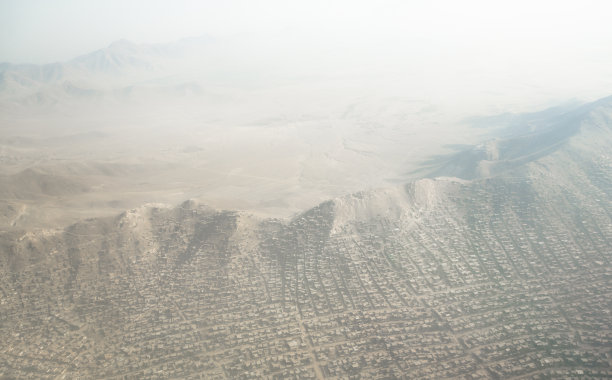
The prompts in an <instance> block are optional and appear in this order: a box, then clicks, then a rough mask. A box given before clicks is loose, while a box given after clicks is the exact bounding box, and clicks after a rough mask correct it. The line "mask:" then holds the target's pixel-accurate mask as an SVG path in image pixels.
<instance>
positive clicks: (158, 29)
mask: <svg viewBox="0 0 612 380" xmlns="http://www.w3.org/2000/svg"><path fill="white" fill-rule="evenodd" d="M611 11H612V5H610V3H609V2H607V1H513V2H503V3H502V2H491V1H367V2H366V1H280V0H279V1H145V0H141V1H125V0H122V1H95V2H94V1H78V0H58V1H53V2H50V1H35V0H32V1H10V0H2V1H0V62H6V63H2V64H0V149H1V150H0V158H1V160H0V162H1V163H2V166H1V173H0V174H2V175H4V176H20V177H11V181H13V183H18V181H17V180H18V179H19V180H20V181H23V183H24V184H29V186H30V187H31V183H32V181H40V176H43V175H44V176H50V177H53V178H56V179H57V178H59V180H60V181H63V182H61V183H60V184H58V189H64V190H61V191H60V190H58V191H57V194H55V193H54V194H55V195H54V196H55V198H54V197H51V198H49V196H50V194H46V193H45V194H43V195H44V197H43V198H37V196H36V194H34V195H30V196H28V197H29V198H28V197H24V196H22V195H15V194H17V193H19V191H18V190H15V189H17V185H15V189H13V190H10V191H9V190H6V189H5V190H3V191H5V192H6V193H7V194H9V195H10V196H7V197H5V198H6V199H8V200H7V201H3V202H4V203H6V204H7V205H8V206H10V207H12V209H18V208H19V207H21V206H23V205H25V206H24V207H26V206H27V207H30V210H31V211H29V212H30V213H31V214H30V217H29V219H28V217H27V213H24V212H22V213H20V214H19V215H18V217H15V216H9V217H7V218H8V221H9V222H10V223H11V225H15V226H19V225H20V223H21V224H22V225H24V226H25V225H28V223H34V222H33V221H34V220H35V221H36V222H37V223H40V224H42V225H44V224H45V223H47V222H48V223H55V222H57V223H63V222H68V221H71V220H74V219H75V218H79V217H83V216H90V215H95V214H97V213H108V212H116V211H118V210H122V209H123V208H127V207H132V206H136V205H138V204H140V203H142V202H169V203H173V202H180V201H182V200H184V199H187V198H197V199H200V200H202V201H203V202H205V203H209V204H211V205H213V206H215V207H224V208H231V209H247V210H252V211H253V212H261V213H264V214H271V215H281V216H287V215H291V214H293V213H295V212H299V211H300V210H303V209H305V208H307V207H310V206H312V205H314V204H316V203H317V202H320V201H322V200H325V199H327V198H329V197H334V196H339V195H342V194H346V193H349V192H353V191H358V190H362V189H367V188H373V187H378V186H384V185H385V184H388V183H398V182H402V181H404V180H406V179H408V178H410V176H411V175H412V174H411V173H414V171H415V170H418V169H419V168H420V165H421V164H422V163H423V162H424V161H426V160H427V159H429V158H431V157H432V156H434V155H437V154H442V153H448V152H449V151H450V148H449V146H451V145H461V144H475V143H478V142H480V141H482V139H483V138H486V137H487V136H489V137H490V136H491V135H492V134H493V133H494V132H495V128H496V127H497V126H495V125H492V126H490V127H491V128H489V129H485V130H483V129H482V128H474V127H472V126H471V125H469V123H466V122H465V120H466V119H467V118H470V117H473V116H487V115H494V114H498V113H506V112H528V111H533V110H538V109H542V108H546V107H551V106H557V105H559V104H563V103H566V102H568V101H577V102H582V101H590V100H594V99H597V98H600V97H603V96H607V95H610V92H611V89H612V48H610V47H611V46H612V28H610V26H609V22H608V18H609V15H610V14H612V12H611ZM24 173H25V174H24ZM24 178H25V179H24ZM44 179H45V180H48V179H49V178H48V177H44ZM28 181H29V182H28ZM75 183H76V184H77V185H75ZM24 186H25V185H24ZM11 189H12V188H11ZM79 189H86V190H84V191H81V190H79ZM0 190H2V189H0ZM43 192H44V191H43ZM47 192H48V191H47ZM41 199H43V200H44V202H43V203H42V206H41V203H40V202H42V201H41ZM34 205H36V207H35V209H36V211H33V210H32V209H33V208H34V207H33V206H34ZM45 207H46V208H45ZM58 207H61V209H62V210H63V211H62V212H59V213H55V214H53V213H52V212H51V211H49V210H57V209H58ZM41 210H42V211H41ZM69 210H74V212H73V213H72V214H70V212H69ZM68 214H70V215H71V217H67V218H64V216H65V215H68ZM7 215H8V214H7ZM24 215H25V216H24ZM64 219H65V220H64ZM58 220H59V221H58ZM34 224H36V223H34Z"/></svg>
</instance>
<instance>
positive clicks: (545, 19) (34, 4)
mask: <svg viewBox="0 0 612 380" xmlns="http://www.w3.org/2000/svg"><path fill="white" fill-rule="evenodd" d="M610 14H612V2H610V1H605V0H603V1H588V0H579V1H560V0H555V1H537V0H529V1H517V0H514V1H505V2H501V1H474V0H471V1H435V0H434V1H432V0H427V1H357V0H343V1H333V0H326V1H316V0H308V1H305V0H304V1H288V0H278V1H274V0H271V1H270V0H262V1H240V0H223V1H220V0H213V1H189V0H173V1H154V0H104V1H83V0H53V1H48V0H0V61H9V62H33V63H45V62H53V61H62V60H67V59H70V58H73V57H74V56H76V55H79V54H84V53H87V52H89V51H92V50H96V49H99V48H101V47H104V46H107V45H109V44H110V43H111V42H112V41H115V40H117V39H120V38H126V39H128V40H132V41H134V42H166V41H172V40H175V39H179V38H182V37H189V36H199V35H203V34H209V35H213V36H227V35H240V34H249V35H250V34H253V33H270V32H282V31H285V30H291V31H293V32H298V33H302V34H303V35H306V36H308V38H309V39H310V40H311V42H312V43H314V44H318V43H321V44H328V43H331V45H330V46H334V44H336V45H338V44H340V45H349V46H355V47H357V48H363V49H367V48H369V47H376V46H379V45H381V44H383V45H385V44H387V45H390V46H393V44H398V45H399V46H401V45H402V44H406V43H408V44H410V45H411V46H417V47H418V48H421V49H422V48H424V47H429V48H431V49H434V50H438V49H439V50H446V51H447V53H450V54H457V55H463V56H466V55H469V56H470V57H473V58H478V57H479V55H483V54H487V55H489V54H493V55H502V56H504V55H506V54H508V55H522V56H525V57H527V56H528V55H532V57H536V58H537V57H538V56H539V55H546V56H548V57H551V56H553V57H554V58H555V59H556V58H563V57H564V56H567V55H570V54H571V55H580V56H581V57H585V59H595V60H601V59H608V60H609V57H610V51H611V50H612V48H610V47H611V46H612V27H611V26H610V24H609V16H610ZM453 50H457V51H453Z"/></svg>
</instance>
